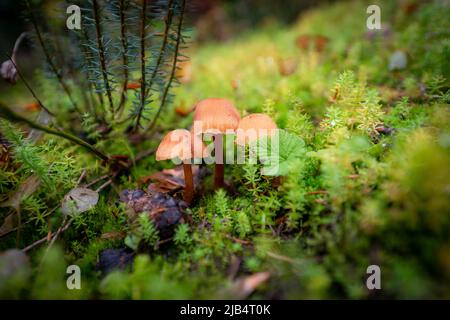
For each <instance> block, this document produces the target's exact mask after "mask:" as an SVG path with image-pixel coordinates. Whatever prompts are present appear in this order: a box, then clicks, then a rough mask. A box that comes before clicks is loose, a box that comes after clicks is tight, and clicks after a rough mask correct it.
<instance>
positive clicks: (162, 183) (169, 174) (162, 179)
mask: <svg viewBox="0 0 450 320" xmlns="http://www.w3.org/2000/svg"><path fill="white" fill-rule="evenodd" d="M205 174H206V171H205V170H204V169H200V168H199V166H195V165H194V166H192V175H193V177H194V187H197V186H198V185H199V184H200V182H201V180H202V178H203V177H204V175H205ZM149 181H154V182H153V183H150V184H149V186H148V191H149V192H150V193H154V192H163V193H168V192H174V191H177V190H181V189H183V188H184V186H185V184H184V171H183V167H182V166H178V167H176V168H174V169H164V170H162V171H158V172H155V173H153V174H151V175H149V176H145V177H141V178H140V179H139V183H141V184H146V183H148V182H149Z"/></svg>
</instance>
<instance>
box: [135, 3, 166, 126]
mask: <svg viewBox="0 0 450 320" xmlns="http://www.w3.org/2000/svg"><path fill="white" fill-rule="evenodd" d="M172 3H173V0H169V2H168V4H167V15H166V18H165V19H164V21H165V28H164V38H163V40H162V43H161V47H160V49H159V53H158V58H157V60H156V65H155V67H154V69H153V72H152V75H151V76H150V80H149V84H148V88H147V89H146V91H145V95H147V94H148V93H149V92H150V90H151V89H152V86H153V81H154V80H155V78H156V75H157V73H158V69H159V67H160V66H161V63H162V61H163V56H164V53H165V51H166V47H167V42H168V41H167V39H168V37H169V31H170V26H171V25H172V17H173V8H172ZM143 111H144V106H143V105H142V104H141V105H140V107H139V110H138V116H137V119H136V123H135V124H134V128H133V131H136V130H137V129H138V128H139V122H140V119H141V115H142V112H143Z"/></svg>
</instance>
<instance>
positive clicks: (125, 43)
mask: <svg viewBox="0 0 450 320" xmlns="http://www.w3.org/2000/svg"><path fill="white" fill-rule="evenodd" d="M119 11H120V13H119V14H120V40H121V42H122V64H123V66H122V67H123V86H122V93H121V95H120V103H119V107H118V108H117V110H118V111H119V112H120V111H121V109H122V108H123V105H124V104H125V100H126V96H127V86H128V41H127V26H126V23H125V0H120V1H119Z"/></svg>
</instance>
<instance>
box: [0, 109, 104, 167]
mask: <svg viewBox="0 0 450 320" xmlns="http://www.w3.org/2000/svg"><path fill="white" fill-rule="evenodd" d="M0 115H2V116H4V117H5V118H7V119H8V120H11V121H14V122H19V123H25V124H27V125H28V126H30V127H32V128H34V129H37V130H41V131H44V132H46V133H49V134H53V135H55V136H59V137H62V138H65V139H67V140H69V141H72V142H74V143H76V144H78V145H80V146H82V147H85V148H86V149H88V150H89V151H91V152H92V153H93V154H95V155H96V156H97V157H99V158H100V159H102V160H104V161H106V162H109V160H110V159H109V157H108V156H106V155H105V154H104V153H103V152H101V151H100V150H98V149H97V148H96V147H94V146H93V145H91V144H89V143H87V142H86V141H84V140H82V139H80V138H78V137H76V136H74V135H71V134H70V133H67V132H64V131H60V130H56V129H52V128H49V127H47V126H43V125H41V124H38V123H35V122H33V121H31V120H29V119H27V118H25V117H23V116H21V115H19V114H17V113H15V112H14V111H12V110H10V109H9V108H7V107H6V106H4V105H2V104H0Z"/></svg>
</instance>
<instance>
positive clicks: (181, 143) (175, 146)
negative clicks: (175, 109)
mask: <svg viewBox="0 0 450 320" xmlns="http://www.w3.org/2000/svg"><path fill="white" fill-rule="evenodd" d="M205 149H206V147H205V144H204V143H203V141H202V140H201V139H200V138H199V137H195V136H194V135H191V133H190V132H189V131H188V130H185V129H177V130H172V131H170V132H169V133H168V134H167V135H166V136H165V137H164V138H163V139H162V141H161V143H160V144H159V146H158V150H156V160H157V161H161V160H169V159H175V158H179V159H181V160H182V161H185V160H188V159H192V158H203V155H204V153H205Z"/></svg>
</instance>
